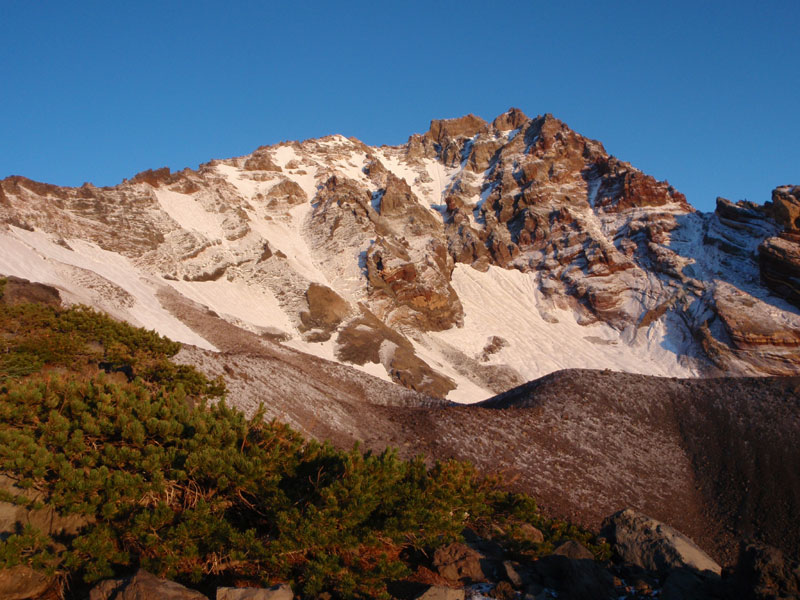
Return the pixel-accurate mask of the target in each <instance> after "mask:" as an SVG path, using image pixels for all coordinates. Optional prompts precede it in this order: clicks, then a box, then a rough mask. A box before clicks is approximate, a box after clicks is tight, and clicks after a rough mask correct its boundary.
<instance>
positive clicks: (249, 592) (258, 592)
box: [217, 583, 294, 600]
mask: <svg viewBox="0 0 800 600" xmlns="http://www.w3.org/2000/svg"><path fill="white" fill-rule="evenodd" d="M292 598H294V593H293V592H292V588H291V587H290V586H289V585H288V584H285V583H281V584H280V585H273V586H272V587H269V588H232V587H221V588H217V600H292Z"/></svg>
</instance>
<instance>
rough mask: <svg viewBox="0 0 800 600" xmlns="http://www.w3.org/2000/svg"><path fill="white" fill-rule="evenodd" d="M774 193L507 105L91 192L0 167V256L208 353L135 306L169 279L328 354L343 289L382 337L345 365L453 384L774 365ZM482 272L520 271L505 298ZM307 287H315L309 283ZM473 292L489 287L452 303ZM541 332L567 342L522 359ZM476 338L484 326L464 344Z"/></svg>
mask: <svg viewBox="0 0 800 600" xmlns="http://www.w3.org/2000/svg"><path fill="white" fill-rule="evenodd" d="M798 207H800V201H798V187H797V186H782V187H779V188H776V190H775V191H774V192H773V196H772V202H771V203H768V204H767V205H764V206H759V205H756V204H752V203H747V202H739V203H733V202H730V201H727V200H725V199H719V200H718V203H717V210H716V211H715V212H714V213H712V214H701V213H697V212H695V211H694V209H693V208H692V207H691V206H690V205H689V204H688V203H687V201H686V198H685V197H684V196H683V195H682V194H681V193H680V192H679V191H677V190H676V189H675V188H674V187H672V186H671V185H670V184H669V183H668V182H666V181H657V180H656V179H654V178H653V177H651V176H649V175H647V174H645V173H643V172H641V171H639V170H638V169H636V168H635V167H634V166H632V165H631V164H629V163H627V162H624V161H622V160H620V159H618V158H616V157H614V156H611V155H609V154H608V153H607V152H606V150H605V149H604V147H603V145H602V144H601V143H600V142H598V141H596V140H591V139H588V138H586V137H584V136H582V135H580V134H579V133H577V132H575V131H573V130H572V129H570V128H569V127H568V126H567V125H566V124H565V123H563V122H562V121H560V120H558V119H557V118H555V117H553V116H552V115H550V114H545V115H541V116H537V117H535V118H529V117H528V116H526V115H525V114H524V113H523V112H522V111H521V110H519V109H510V110H509V111H507V112H505V113H503V114H502V115H499V116H498V117H497V118H495V119H494V120H493V121H492V122H491V123H488V122H487V121H485V120H483V119H481V118H480V117H476V116H474V115H467V116H465V117H460V118H457V119H441V120H434V121H432V122H431V125H430V128H429V130H428V131H427V132H425V133H423V134H415V135H412V136H411V137H410V138H409V140H408V142H407V143H406V144H403V145H400V146H396V147H386V146H382V147H369V146H366V145H365V144H363V143H361V142H359V141H358V140H355V139H352V138H350V139H348V138H344V137H343V136H328V137H326V138H321V139H317V140H306V141H304V142H302V143H300V142H287V143H282V144H277V145H275V146H264V147H261V148H258V149H257V150H255V151H254V152H253V153H251V154H249V155H246V156H242V157H236V158H231V159H226V160H214V161H211V162H210V163H207V164H204V165H201V166H200V167H199V168H198V169H197V170H190V169H185V170H183V171H180V172H176V173H173V172H171V171H170V170H169V169H167V168H162V169H156V170H149V171H144V172H142V173H139V174H138V175H136V176H134V177H132V178H131V179H130V180H127V181H123V182H122V183H121V184H120V185H118V186H114V187H108V188H97V187H94V186H92V185H90V184H86V185H84V186H82V187H80V188H63V187H58V186H54V185H49V184H44V183H38V182H34V181H30V180H28V179H25V178H23V177H9V178H7V179H5V180H2V181H0V243H2V244H3V248H6V247H8V248H10V250H8V251H5V250H4V252H5V254H6V255H11V254H13V253H15V252H25V253H27V254H26V255H25V257H24V260H23V259H22V258H19V257H17V256H13V259H7V260H2V259H0V273H3V272H5V273H8V274H11V275H17V276H20V277H27V278H31V279H37V278H38V280H40V281H43V282H47V283H51V284H54V285H57V287H59V289H60V290H62V292H63V294H62V295H64V297H65V298H67V299H68V301H76V302H85V303H88V304H91V305H93V306H96V307H98V308H100V309H102V310H106V311H108V312H110V313H112V314H114V315H116V316H119V317H121V318H126V319H128V320H131V321H132V322H134V323H136V324H140V325H145V326H148V327H150V326H152V327H156V328H158V329H159V331H161V332H162V333H166V334H168V335H172V336H173V337H175V336H177V337H178V339H179V340H180V341H186V342H190V343H194V344H199V345H201V346H202V345H204V342H205V346H206V347H210V345H212V344H211V342H210V341H209V340H208V339H205V338H202V335H201V334H199V333H198V331H199V329H200V327H199V326H198V325H197V324H196V323H195V324H194V325H188V324H187V322H185V321H184V320H182V317H181V316H180V315H178V314H176V313H174V311H173V314H172V315H171V317H163V318H153V317H152V315H153V311H156V312H158V311H160V310H163V311H166V312H170V309H167V308H166V307H165V304H163V303H161V301H160V300H158V298H159V297H161V298H164V297H166V296H165V295H164V288H165V287H169V288H171V289H172V292H174V293H176V294H179V295H182V296H183V297H184V298H186V299H187V300H189V301H191V302H198V303H200V304H204V305H205V306H206V308H207V309H208V310H209V311H212V312H214V313H215V314H217V315H219V316H220V318H222V319H223V320H225V321H226V322H228V323H229V324H230V325H232V326H234V327H237V328H239V329H240V330H241V331H243V332H245V331H247V332H251V333H252V332H262V333H264V334H268V335H273V334H275V335H278V337H282V338H284V339H285V341H287V342H289V343H293V344H295V345H296V346H297V347H302V348H303V349H304V350H306V351H309V352H317V353H318V354H320V355H322V356H327V357H331V356H333V357H338V359H339V360H342V361H347V360H348V359H347V358H345V357H348V356H350V355H351V354H349V353H348V352H346V351H343V352H340V351H338V350H337V348H336V347H335V345H336V343H337V342H336V341H337V340H338V339H340V333H342V332H343V331H344V329H345V328H347V327H348V320H349V319H351V318H354V317H353V315H358V314H365V313H364V312H363V311H361V309H360V307H361V305H363V306H364V309H365V310H366V311H368V312H369V314H371V315H373V316H374V317H375V318H376V319H377V320H378V321H379V322H380V323H381V324H382V325H383V326H385V327H388V328H389V329H391V330H392V331H394V332H395V334H396V335H397V336H399V338H400V339H402V340H403V343H402V344H397V346H398V348H403V350H402V351H400V352H399V353H398V354H396V355H394V356H395V359H393V360H384V361H380V362H379V363H373V362H369V363H365V364H364V365H359V366H364V367H365V368H368V369H371V368H372V366H371V365H379V368H383V369H384V371H385V377H386V378H387V379H391V380H392V381H395V382H400V383H402V384H403V385H407V386H409V387H411V388H413V389H415V390H419V391H423V392H425V393H431V394H436V395H444V394H449V397H450V398H457V399H461V400H471V401H475V400H478V399H480V398H482V397H485V396H488V395H490V394H491V393H493V392H496V391H498V390H499V389H501V388H502V387H504V386H505V387H507V386H508V385H513V384H514V383H518V382H520V381H525V380H528V379H532V378H535V377H537V376H539V375H541V374H543V373H546V372H547V371H548V370H552V369H553V368H563V367H581V366H586V365H587V364H590V365H591V366H593V367H603V366H607V367H609V368H611V367H613V368H624V369H631V370H637V371H642V372H645V373H651V374H662V375H666V374H669V375H681V376H683V375H687V376H688V375H714V374H738V375H758V374H760V375H773V374H774V375H790V374H795V373H797V372H798V369H799V368H800V366H799V365H800V343H798V339H799V338H798V332H800V312H798V307H800V295H798V294H800V292H798V289H800V288H799V287H798V282H799V281H800V258H799V257H800V252H798V250H797V248H798V239H800V237H798V236H800V233H798V231H797V227H798V225H797V222H796V221H797V217H798V215H800V212H798V210H800V209H798ZM106 265H112V266H110V267H109V268H106ZM31 269H33V272H29V271H30V270H31ZM466 269H470V276H469V277H461V278H460V279H459V277H458V275H459V274H461V273H463V272H464V270H466ZM498 271H502V272H504V273H508V272H514V273H522V274H523V275H524V278H525V279H524V281H525V282H527V283H529V285H524V286H521V287H522V288H523V289H525V290H526V292H525V294H524V297H520V294H519V293H518V292H515V293H514V294H512V295H509V293H508V292H507V288H508V285H507V284H508V280H507V279H505V280H502V281H500V279H502V278H499V277H498V275H497V273H498ZM474 273H481V274H483V277H482V279H481V278H478V279H477V280H476V279H475V278H474V277H472V275H473V274H474ZM465 280H471V281H469V282H468V283H469V285H467V284H465V283H464V281H465ZM459 281H460V282H461V285H460V286H459ZM498 281H499V283H498ZM313 285H320V286H323V287H324V288H325V289H329V290H330V294H327V293H326V294H327V295H318V297H317V296H315V297H313V298H309V297H308V292H309V290H312V289H315V290H317V289H319V290H321V289H323V288H312V287H311V286H313ZM481 286H483V287H484V288H487V289H488V288H489V287H491V296H492V297H491V298H488V299H487V298H486V297H481V299H480V301H478V300H476V297H477V295H479V293H480V292H481V289H480V288H481ZM314 293H316V292H313V293H312V295H313V294H314ZM240 299H241V300H240ZM327 302H330V303H331V308H330V310H328V309H326V308H325V307H324V306H323V305H324V304H325V303H327ZM311 303H314V305H315V307H311ZM174 304H175V303H170V305H174ZM344 306H347V307H348V308H347V310H344V309H342V310H340V309H341V307H344ZM512 306H513V309H512V308H510V307H512ZM468 307H469V308H468ZM315 311H316V313H315ZM326 313H330V314H326ZM345 313H346V314H345ZM162 316H163V315H162ZM493 317H501V318H498V319H494V320H492V318H493ZM168 318H172V319H173V321H174V322H170V323H167V322H166V320H167V319H168ZM498 321H502V323H499V324H498ZM503 323H505V325H506V327H505V329H503V330H502V331H501V329H502V328H503ZM566 324H578V325H580V326H583V327H586V328H587V331H586V334H585V335H583V334H582V333H576V332H575V329H571V330H570V332H569V333H564V331H566V328H563V330H562V329H561V327H562V326H563V325H566ZM187 328H188V330H187ZM276 332H279V334H277V333H276ZM554 332H556V333H554ZM598 332H599V333H598ZM562 335H569V336H570V339H568V340H565V341H568V342H571V343H565V344H563V348H562V347H557V348H555V349H554V350H552V351H547V352H544V351H543V352H542V355H540V356H536V355H534V354H533V353H534V352H535V349H536V344H535V342H534V340H538V339H542V338H553V337H559V336H562ZM181 336H182V337H181ZM494 336H499V337H503V338H505V339H507V340H508V344H507V345H506V346H505V347H503V348H502V349H500V350H498V352H496V353H493V354H492V355H486V356H485V357H483V356H482V353H483V346H484V345H485V340H487V339H490V338H492V337H494ZM515 336H516V337H515ZM345 337H347V336H345ZM381 339H388V338H386V336H382V338H381ZM576 339H577V340H578V341H577V342H576V341H575V340H576ZM598 344H602V345H603V346H604V351H602V352H601V351H598V348H595V346H597V345H598ZM387 353H388V350H387ZM387 355H388V354H387ZM528 357H530V360H528ZM587 357H588V359H590V360H591V361H592V362H590V363H587V362H586V361H587ZM476 361H477V362H476ZM352 364H358V363H352ZM423 365H424V366H423ZM476 365H477V366H476ZM540 365H542V366H540ZM544 365H547V366H544ZM370 372H372V371H370ZM464 390H466V391H464Z"/></svg>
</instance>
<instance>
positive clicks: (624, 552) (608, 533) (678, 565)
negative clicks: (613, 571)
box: [601, 509, 722, 575]
mask: <svg viewBox="0 0 800 600" xmlns="http://www.w3.org/2000/svg"><path fill="white" fill-rule="evenodd" d="M601 535H603V536H604V537H605V538H606V539H608V541H609V542H610V543H611V546H612V548H613V550H614V551H615V552H616V553H617V554H618V555H619V557H620V558H621V559H622V560H623V561H624V562H626V563H629V564H633V565H636V566H638V567H641V568H643V569H646V570H648V571H657V572H658V573H660V574H662V575H663V574H666V573H669V572H670V571H673V570H675V569H684V568H686V569H690V570H694V571H697V572H698V573H706V572H710V573H713V574H714V575H720V573H721V572H722V567H720V566H719V565H718V564H717V563H716V562H715V561H714V560H713V559H712V558H711V557H710V556H708V554H706V553H705V552H703V551H702V550H701V549H700V548H699V547H698V546H697V545H696V544H695V543H694V542H693V541H692V540H690V539H689V538H688V537H686V536H685V535H683V534H682V533H681V532H679V531H678V530H676V529H673V528H672V527H670V526H669V525H666V524H664V523H661V522H660V521H657V520H655V519H652V518H650V517H648V516H646V515H643V514H641V513H639V512H636V511H634V510H632V509H625V510H621V511H619V512H616V513H614V514H613V515H611V516H610V517H607V518H606V519H605V521H604V522H603V528H602V531H601Z"/></svg>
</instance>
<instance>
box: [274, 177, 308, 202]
mask: <svg viewBox="0 0 800 600" xmlns="http://www.w3.org/2000/svg"><path fill="white" fill-rule="evenodd" d="M266 199H267V205H268V206H293V205H295V204H302V203H303V202H308V196H307V195H306V193H305V192H304V191H303V188H301V187H300V186H299V185H298V184H297V183H295V182H294V181H292V180H290V179H286V180H284V181H281V182H280V183H278V184H276V185H274V186H272V188H270V190H269V191H268V192H267V194H266Z"/></svg>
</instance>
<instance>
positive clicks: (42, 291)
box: [0, 275, 61, 307]
mask: <svg viewBox="0 0 800 600" xmlns="http://www.w3.org/2000/svg"><path fill="white" fill-rule="evenodd" d="M0 278H2V279H5V280H6V284H5V286H4V287H3V289H2V293H1V294H0V303H2V304H5V305H6V306H13V305H15V304H23V303H28V302H35V303H37V304H46V305H48V306H54V307H59V306H61V294H60V293H59V291H58V290H57V289H56V288H54V287H52V286H49V285H44V284H43V283H32V282H30V281H28V280H27V279H20V278H19V277H13V276H11V275H9V276H6V277H0Z"/></svg>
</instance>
